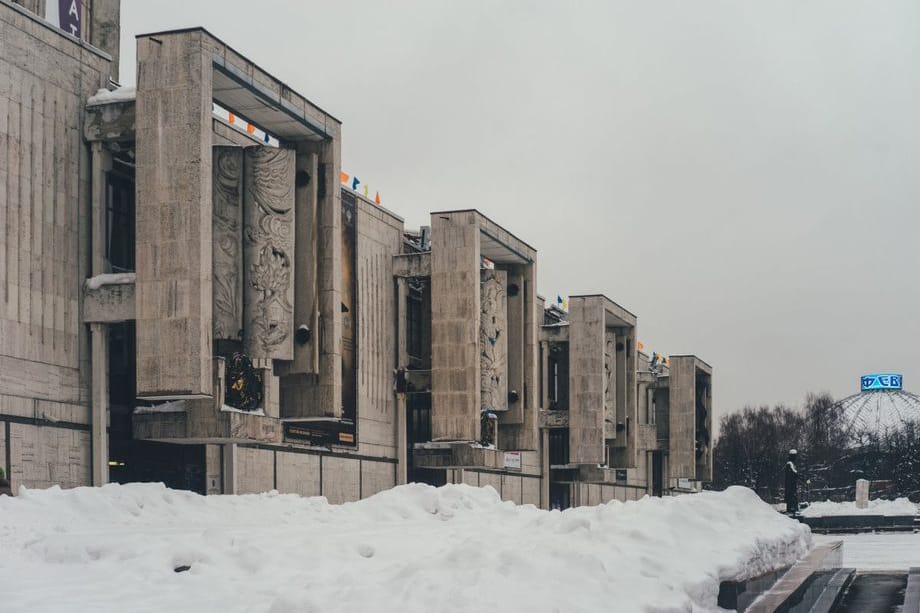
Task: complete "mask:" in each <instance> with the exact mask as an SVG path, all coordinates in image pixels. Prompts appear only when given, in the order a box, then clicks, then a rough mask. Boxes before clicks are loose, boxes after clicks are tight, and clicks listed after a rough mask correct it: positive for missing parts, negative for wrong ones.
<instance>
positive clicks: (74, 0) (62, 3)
mask: <svg viewBox="0 0 920 613" xmlns="http://www.w3.org/2000/svg"><path fill="white" fill-rule="evenodd" d="M82 17H83V0H49V2H48V3H47V4H46V5H45V19H46V20H47V21H49V22H50V23H52V24H54V25H56V26H57V27H59V28H60V29H62V30H64V31H65V32H67V33H68V34H71V35H73V36H76V37H77V38H80V35H81V34H82V32H83V28H81V27H80V21H81V19H82Z"/></svg>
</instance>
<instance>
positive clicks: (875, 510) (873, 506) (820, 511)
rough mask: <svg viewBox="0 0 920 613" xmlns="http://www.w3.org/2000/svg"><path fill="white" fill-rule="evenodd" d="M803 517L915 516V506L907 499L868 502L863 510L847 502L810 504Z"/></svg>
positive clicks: (853, 503) (803, 511) (804, 510)
mask: <svg viewBox="0 0 920 613" xmlns="http://www.w3.org/2000/svg"><path fill="white" fill-rule="evenodd" d="M801 514H802V516H803V517H828V516H832V515H888V516H891V515H916V514H917V505H916V504H914V503H913V502H911V501H910V500H908V499H907V498H898V499H896V500H881V499H877V500H870V501H869V506H868V507H867V508H865V509H857V508H856V503H855V502H853V501H848V502H831V501H830V500H827V501H825V502H812V503H811V504H809V505H808V506H807V507H806V508H804V509H802V511H801Z"/></svg>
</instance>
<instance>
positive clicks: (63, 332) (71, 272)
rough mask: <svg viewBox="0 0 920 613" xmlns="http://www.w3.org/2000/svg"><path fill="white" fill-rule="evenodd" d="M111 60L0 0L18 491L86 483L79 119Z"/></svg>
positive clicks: (8, 326)
mask: <svg viewBox="0 0 920 613" xmlns="http://www.w3.org/2000/svg"><path fill="white" fill-rule="evenodd" d="M111 71H112V64H111V59H110V58H109V56H107V55H105V54H104V53H102V52H100V51H98V50H96V49H93V48H92V47H90V46H89V45H87V44H85V43H82V42H79V41H77V40H75V39H73V38H71V37H68V36H65V35H64V34H63V33H62V32H61V31H60V30H58V29H57V28H55V27H53V26H51V25H50V24H47V23H46V22H44V21H43V20H42V19H39V18H36V17H34V16H32V15H30V14H27V13H26V12H24V11H22V10H20V9H18V8H17V7H13V5H12V4H10V3H8V2H0V220H4V223H0V423H2V424H3V425H2V426H0V434H2V437H3V442H2V454H0V465H3V466H4V469H5V470H6V471H7V472H8V474H9V476H10V478H11V481H12V484H13V487H14V490H15V489H16V488H18V487H19V485H26V486H27V487H47V486H50V485H53V484H59V485H61V486H62V487H74V486H79V485H89V484H90V483H91V475H90V471H89V468H88V463H89V459H88V454H89V449H90V444H89V426H88V424H89V409H88V405H89V395H90V389H89V372H88V361H89V339H88V334H87V331H86V329H85V328H84V327H83V325H82V323H81V321H80V311H81V300H82V292H81V285H82V280H83V279H84V278H85V277H86V276H87V269H88V252H87V250H88V245H89V197H88V195H89V175H90V155H89V149H88V146H87V145H86V144H85V143H84V142H83V139H82V126H81V122H82V116H83V113H82V108H83V104H84V103H85V101H86V99H87V98H88V97H89V96H90V95H92V94H93V93H95V92H96V90H97V89H99V88H100V87H102V86H104V85H105V84H106V83H107V82H108V78H109V75H110V74H111ZM55 420H56V421H55ZM62 422H66V423H62Z"/></svg>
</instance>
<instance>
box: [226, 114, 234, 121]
mask: <svg viewBox="0 0 920 613" xmlns="http://www.w3.org/2000/svg"><path fill="white" fill-rule="evenodd" d="M227 115H228V117H227V121H229V122H230V123H233V122H234V121H236V115H234V114H233V113H227Z"/></svg>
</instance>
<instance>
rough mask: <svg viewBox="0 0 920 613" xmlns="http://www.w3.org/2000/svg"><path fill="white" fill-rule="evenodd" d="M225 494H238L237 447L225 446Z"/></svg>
mask: <svg viewBox="0 0 920 613" xmlns="http://www.w3.org/2000/svg"><path fill="white" fill-rule="evenodd" d="M223 473H224V475H223V476H224V484H223V490H224V494H236V445H235V444H233V443H228V444H225V445H224V466H223Z"/></svg>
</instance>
